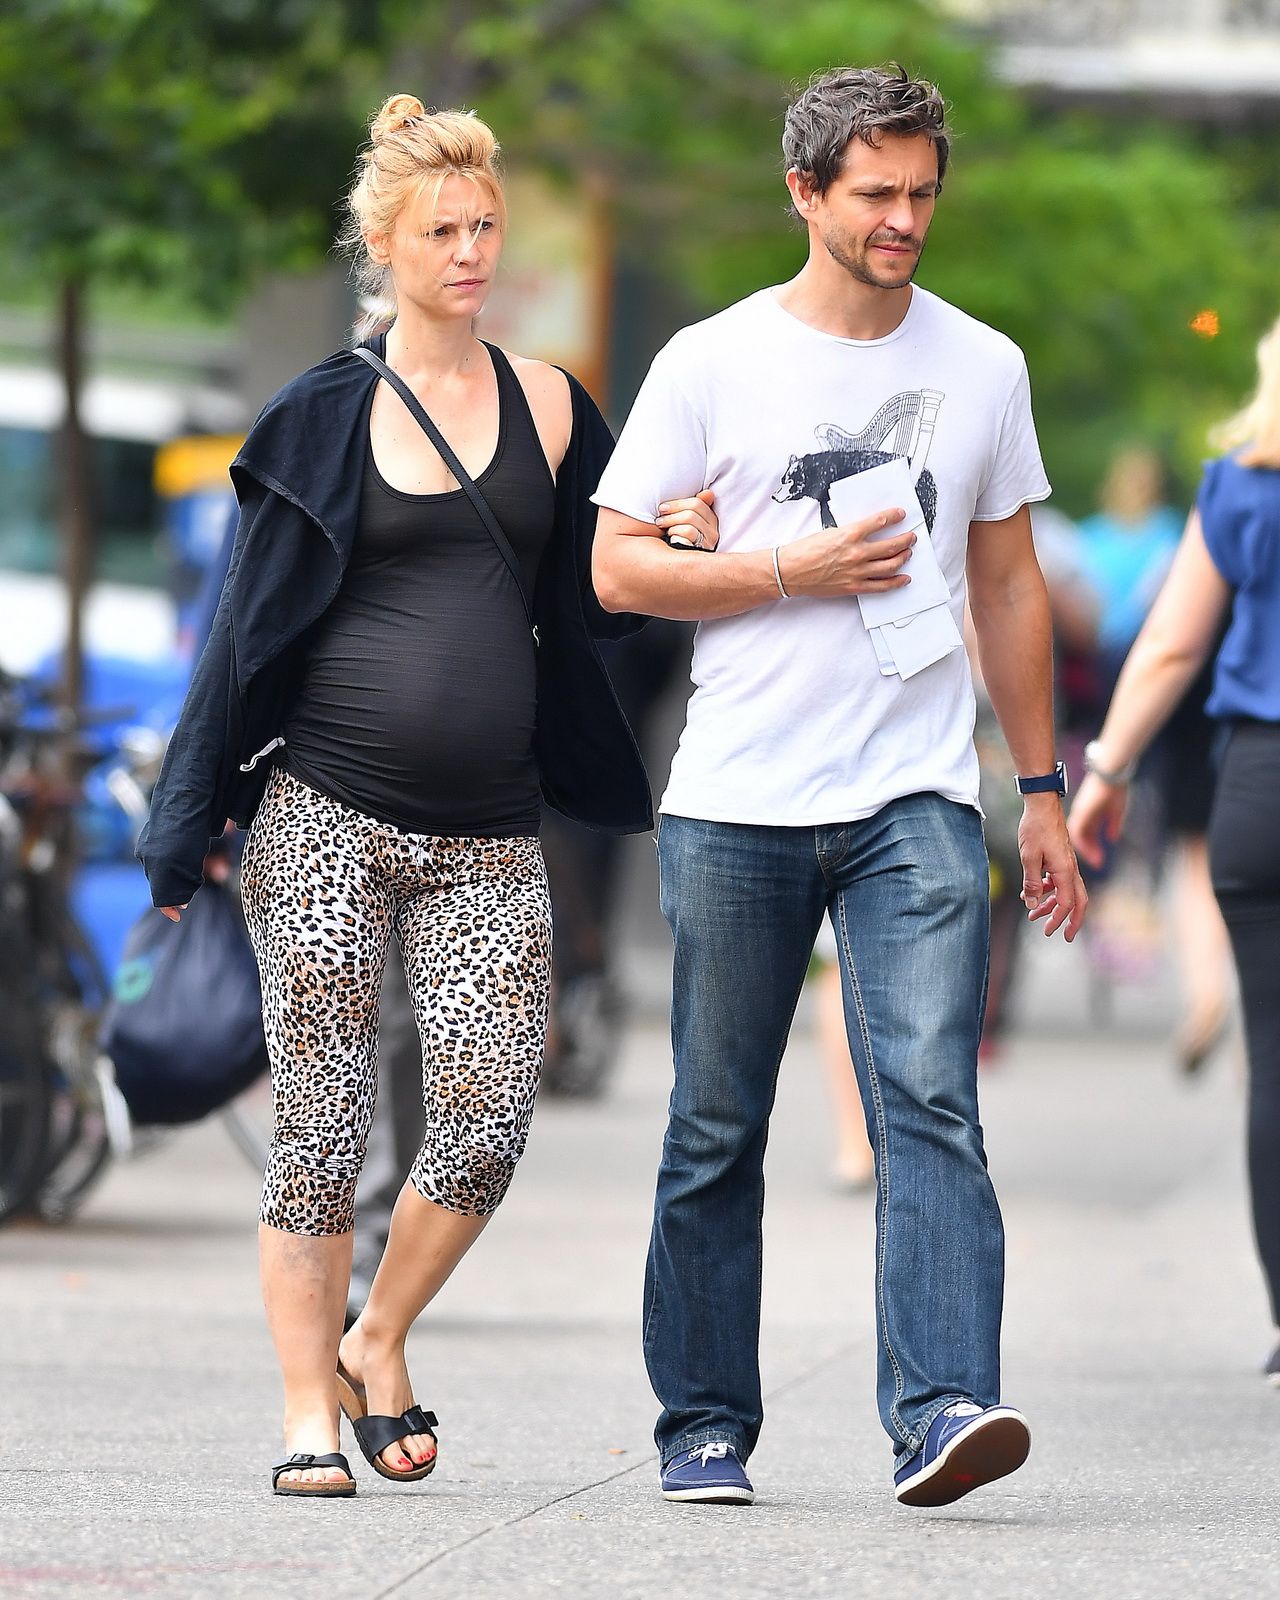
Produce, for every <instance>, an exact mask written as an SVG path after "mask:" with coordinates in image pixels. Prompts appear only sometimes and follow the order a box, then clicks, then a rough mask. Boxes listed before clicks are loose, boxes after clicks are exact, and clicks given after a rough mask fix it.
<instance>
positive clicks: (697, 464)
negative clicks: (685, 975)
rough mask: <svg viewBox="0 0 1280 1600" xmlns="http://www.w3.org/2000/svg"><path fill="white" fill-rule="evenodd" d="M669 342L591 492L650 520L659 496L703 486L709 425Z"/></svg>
mask: <svg viewBox="0 0 1280 1600" xmlns="http://www.w3.org/2000/svg"><path fill="white" fill-rule="evenodd" d="M680 366H681V363H680V360H679V358H678V355H677V353H676V351H675V349H673V347H672V346H671V345H668V346H667V347H666V349H664V350H660V351H659V352H658V354H657V356H655V358H654V362H653V365H652V366H651V367H650V368H649V374H648V376H647V377H646V378H645V380H644V383H643V384H642V385H641V387H640V393H639V394H638V395H637V396H636V399H635V404H634V405H633V406H632V408H631V414H630V416H629V417H628V418H627V421H626V425H625V426H624V427H623V430H622V432H621V434H620V435H619V436H618V442H617V445H616V446H615V447H614V451H613V455H612V456H611V457H610V459H609V465H608V466H607V467H606V468H605V470H604V476H603V477H602V478H601V479H600V484H599V487H598V488H597V489H596V492H595V493H594V494H593V495H592V496H591V498H592V499H593V500H594V501H595V503H596V505H598V506H607V507H608V508H609V509H610V510H612V511H621V512H622V514H623V515H624V516H627V517H634V518H635V519H636V521H637V522H652V521H654V519H655V518H656V517H657V515H658V504H659V502H660V501H662V500H672V499H676V498H683V497H685V496H687V495H694V494H697V493H698V492H699V490H701V489H705V488H706V486H707V429H706V419H705V417H704V416H703V415H702V413H701V410H700V408H699V407H698V406H697V405H696V404H695V403H694V401H693V400H692V399H691V398H690V396H689V393H688V389H687V385H686V384H685V383H684V382H683V381H682V378H681V373H680Z"/></svg>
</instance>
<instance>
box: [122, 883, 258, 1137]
mask: <svg viewBox="0 0 1280 1600" xmlns="http://www.w3.org/2000/svg"><path fill="white" fill-rule="evenodd" d="M100 1042H101V1045H102V1048H103V1050H105V1052H106V1053H107V1055H109V1056H110V1057H111V1060H112V1062H113V1064H114V1066H115V1073H116V1082H117V1083H118V1084H119V1086H120V1091H121V1093H122V1094H123V1095H124V1098H125V1101H126V1103H127V1104H128V1107H129V1112H130V1115H131V1116H132V1117H133V1119H134V1121H135V1122H138V1123H173V1122H194V1121H196V1120H197V1119H198V1118H199V1117H203V1116H207V1115H208V1113H209V1112H210V1111H216V1110H217V1109H218V1107H219V1106H223V1105H225V1104H226V1103H227V1101H228V1100H231V1099H233V1098H234V1097H235V1096H236V1095H238V1094H239V1093H240V1092H241V1090H243V1089H247V1088H248V1087H249V1085H250V1084H251V1083H252V1082H253V1081H254V1079H255V1078H257V1077H258V1076H259V1075H260V1074H261V1073H262V1072H264V1071H265V1070H266V1065H267V1046H266V1041H265V1039H264V1037H263V1031H262V993H261V989H260V988H259V984H258V967H257V963H256V962H255V961H254V958H253V950H252V948H251V946H250V944H249V939H248V935H247V934H246V933H245V929H244V924H243V922H242V921H241V919H240V917H239V915H238V914H237V911H236V908H235V906H234V905H233V904H232V902H231V898H230V896H229V894H228V892H227V890H226V889H224V888H223V887H222V886H221V885H220V884H216V883H206V884H205V885H204V887H203V888H202V889H201V890H200V892H199V894H197V895H195V896H193V897H192V901H191V904H190V905H189V906H188V907H187V909H186V910H185V911H184V912H183V913H182V921H181V922H170V921H169V919H168V918H167V917H165V916H163V915H161V913H160V912H159V911H146V912H144V913H143V915H142V916H141V917H140V918H139V919H138V921H137V922H136V923H135V924H134V926H133V929H132V931H131V932H130V934H129V939H128V942H127V944H126V945H125V952H124V958H123V960H122V961H121V963H120V966H119V968H118V969H117V972H116V977H115V983H114V985H113V993H112V997H111V1001H110V1004H109V1005H108V1007H107V1011H106V1015H105V1017H104V1018H103V1023H102V1032H101V1035H100Z"/></svg>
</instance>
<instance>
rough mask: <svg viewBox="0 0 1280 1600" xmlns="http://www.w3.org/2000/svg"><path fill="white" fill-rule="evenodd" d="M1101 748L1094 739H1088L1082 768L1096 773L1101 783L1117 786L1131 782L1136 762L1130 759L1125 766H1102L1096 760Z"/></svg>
mask: <svg viewBox="0 0 1280 1600" xmlns="http://www.w3.org/2000/svg"><path fill="white" fill-rule="evenodd" d="M1101 749H1102V746H1101V745H1100V744H1099V743H1098V741H1097V740H1096V739H1090V740H1089V743H1088V744H1087V745H1085V747H1084V770H1085V771H1086V772H1095V773H1097V775H1098V777H1100V778H1101V779H1102V781H1103V783H1113V784H1116V785H1117V786H1119V785H1120V784H1125V783H1132V782H1133V775H1134V773H1135V772H1136V771H1137V770H1138V763H1137V762H1136V761H1131V762H1130V763H1129V765H1128V766H1127V767H1119V768H1110V767H1104V766H1103V765H1102V764H1101V763H1100V762H1099V760H1098V752H1099V751H1100V750H1101Z"/></svg>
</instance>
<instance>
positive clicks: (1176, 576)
mask: <svg viewBox="0 0 1280 1600" xmlns="http://www.w3.org/2000/svg"><path fill="white" fill-rule="evenodd" d="M1215 442H1217V443H1219V444H1220V445H1221V446H1223V447H1226V448H1227V449H1229V450H1231V451H1232V453H1231V454H1228V455H1224V456H1222V457H1221V458H1219V459H1218V460H1215V461H1211V462H1210V463H1209V464H1208V466H1207V467H1206V468H1205V472H1204V477H1203V480H1202V482H1201V485H1200V491H1199V494H1198V496H1197V499H1196V506H1195V509H1194V510H1193V511H1192V513H1191V516H1190V517H1189V519H1188V521H1187V526H1186V531H1185V533H1184V534H1183V537H1182V542H1181V544H1180V546H1179V549H1178V553H1177V556H1176V558H1175V561H1174V564H1173V567H1172V570H1171V571H1170V573H1169V576H1168V579H1167V581H1166V583H1165V585H1164V587H1163V589H1162V590H1161V591H1160V594H1159V598H1158V600H1157V602H1156V604H1155V606H1154V608H1153V610H1152V612H1151V615H1150V617H1149V618H1148V619H1147V622H1146V623H1145V624H1144V626H1143V628H1142V630H1141V632H1140V634H1139V636H1138V639H1137V641H1136V643H1135V644H1134V647H1133V649H1132V651H1131V652H1130V654H1129V656H1128V658H1127V660H1126V662H1125V664H1124V668H1123V671H1122V672H1121V674H1120V678H1119V681H1118V683H1117V685H1116V690H1115V694H1114V696H1113V698H1112V701H1111V708H1110V710H1109V711H1108V713H1107V718H1106V721H1105V722H1104V724H1103V727H1102V731H1101V733H1100V734H1099V736H1098V738H1097V740H1096V741H1094V742H1093V743H1092V744H1091V745H1090V746H1089V747H1088V750H1087V752H1086V754H1087V763H1088V766H1089V773H1088V775H1087V776H1086V778H1085V780H1084V782H1083V783H1082V785H1081V787H1080V791H1079V794H1078V795H1077V798H1076V801H1075V804H1074V806H1073V807H1072V809H1071V816H1070V825H1071V832H1072V836H1073V838H1074V839H1075V842H1076V847H1077V849H1078V850H1079V852H1080V854H1081V856H1082V857H1083V858H1084V859H1085V860H1086V861H1088V862H1090V863H1092V864H1093V865H1095V866H1100V865H1101V864H1102V861H1103V859H1104V857H1105V854H1106V849H1107V846H1108V844H1109V843H1111V842H1113V841H1114V840H1115V839H1116V838H1117V837H1118V835H1119V832H1120V829H1121V827H1122V825H1123V824H1124V821H1125V810H1126V804H1127V801H1128V790H1129V783H1130V781H1131V779H1132V776H1133V773H1134V771H1135V769H1136V767H1137V763H1138V762H1139V760H1140V759H1141V757H1142V755H1143V753H1144V751H1145V750H1146V749H1147V748H1148V747H1149V746H1150V745H1151V743H1152V741H1153V740H1154V738H1155V737H1156V735H1157V734H1158V733H1159V731H1160V729H1161V728H1162V727H1163V726H1164V725H1165V723H1166V722H1167V720H1168V718H1169V717H1170V716H1171V715H1172V713H1173V712H1174V709H1175V707H1176V706H1177V705H1178V703H1179V701H1180V700H1181V699H1182V697H1183V696H1184V695H1185V693H1186V691H1187V688H1188V686H1189V685H1190V684H1191V683H1192V682H1193V681H1194V679H1195V677H1196V675H1197V673H1199V672H1200V671H1201V670H1202V668H1203V667H1204V666H1205V664H1206V662H1208V661H1209V659H1210V657H1211V656H1212V654H1213V651H1214V646H1215V644H1216V642H1217V640H1218V638H1219V634H1220V631H1221V629H1222V626H1223V622H1224V620H1225V621H1226V632H1225V635H1224V636H1223V638H1222V643H1221V647H1220V648H1219V649H1218V652H1217V657H1216V663H1215V665H1214V668H1213V685H1212V692H1211V694H1210V698H1209V704H1208V711H1209V714H1210V715H1211V716H1212V717H1214V718H1215V719H1217V721H1218V722H1219V723H1220V725H1221V728H1222V732H1223V741H1222V755H1221V762H1220V767H1219V774H1218V787H1217V794H1216V798H1215V803H1214V808H1213V815H1212V821H1211V823H1210V829H1209V863H1210V868H1211V871H1212V879H1213V888H1214V892H1215V894H1216V896H1217V900H1218V904H1219V906H1220V907H1221V909H1222V914H1223V916H1224V918H1225V920H1226V925H1227V928H1228V929H1229V931H1230V936H1231V945H1232V948H1233V950H1234V953H1235V960H1236V967H1237V971H1238V974H1239V980H1240V990H1241V997H1242V1000H1243V1005H1244V1020H1245V1035H1246V1041H1247V1045H1248V1057H1249V1096H1248V1163H1249V1183H1250V1194H1251V1200H1252V1208H1253V1223H1254V1230H1255V1237H1256V1240H1257V1246H1258V1252H1259V1255H1260V1258H1261V1262H1262V1269H1263V1274H1264V1277H1265V1279H1266V1285H1267V1291H1268V1295H1269V1298H1270V1306H1271V1314H1272V1321H1273V1323H1274V1324H1276V1325H1277V1327H1280V981H1277V976H1278V975H1280V809H1278V808H1277V804H1276V795H1277V793H1280V322H1277V323H1276V324H1275V325H1273V327H1272V328H1271V330H1270V332H1269V333H1268V334H1267V335H1266V337H1265V338H1264V339H1263V340H1262V342H1261V343H1260V345H1259V347H1258V387H1257V391H1256V393H1255V394H1254V396H1253V398H1252V400H1251V401H1250V403H1249V404H1248V405H1247V406H1245V408H1244V409H1243V410H1242V411H1240V412H1239V413H1238V414H1237V415H1236V416H1235V417H1233V418H1232V419H1231V420H1230V421H1229V422H1228V423H1227V424H1226V425H1225V426H1224V427H1223V428H1222V429H1221V430H1220V431H1219V433H1218V434H1217V435H1216V436H1215ZM1188 780H1189V781H1190V782H1193V783H1194V782H1195V781H1197V779H1196V775H1195V774H1188ZM1264 1370H1265V1372H1266V1374H1267V1376H1268V1377H1269V1378H1270V1379H1271V1381H1272V1382H1273V1383H1280V1345H1277V1346H1276V1348H1275V1349H1274V1350H1273V1351H1272V1353H1271V1356H1270V1358H1269V1359H1268V1361H1267V1363H1266V1367H1265V1369H1264Z"/></svg>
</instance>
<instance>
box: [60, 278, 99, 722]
mask: <svg viewBox="0 0 1280 1600" xmlns="http://www.w3.org/2000/svg"><path fill="white" fill-rule="evenodd" d="M58 362H59V366H60V369H61V372H62V383H63V389H64V392H65V394H66V415H65V417H64V418H63V423H62V433H61V436H60V439H59V450H58V528H59V533H60V536H61V541H60V542H61V561H60V566H61V570H62V579H63V583H64V584H65V586H66V593H67V643H66V650H65V652H64V654H63V658H62V693H63V698H64V700H65V703H66V705H67V708H68V710H70V711H72V712H76V711H78V710H79V709H80V706H81V702H82V700H83V698H84V621H83V619H84V604H85V597H86V595H87V593H88V589H89V585H90V583H91V582H92V580H93V568H94V553H95V552H94V527H93V506H92V491H93V483H92V467H91V464H90V460H89V441H88V440H87V439H86V437H85V433H84V428H83V426H82V425H81V421H80V392H81V388H82V386H83V382H84V285H83V284H82V283H81V282H80V281H79V280H78V279H76V278H67V279H66V280H65V281H64V282H63V284H62V288H61V290H60V293H59V302H58Z"/></svg>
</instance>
